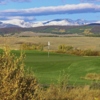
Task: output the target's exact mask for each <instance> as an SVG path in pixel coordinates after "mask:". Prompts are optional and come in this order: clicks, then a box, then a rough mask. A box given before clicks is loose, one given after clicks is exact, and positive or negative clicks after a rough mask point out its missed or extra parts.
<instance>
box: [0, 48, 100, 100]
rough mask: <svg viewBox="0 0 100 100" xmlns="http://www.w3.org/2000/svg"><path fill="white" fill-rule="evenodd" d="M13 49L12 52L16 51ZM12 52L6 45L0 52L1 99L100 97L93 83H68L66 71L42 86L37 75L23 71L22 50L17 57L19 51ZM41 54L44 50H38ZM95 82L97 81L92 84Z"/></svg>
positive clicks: (39, 99)
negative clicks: (84, 84)
mask: <svg viewBox="0 0 100 100" xmlns="http://www.w3.org/2000/svg"><path fill="white" fill-rule="evenodd" d="M12 52H13V53H14V52H15V51H12ZM12 52H11V51H10V50H9V48H8V47H5V48H4V50H3V51H1V55H0V99H1V100H84V99H85V100H99V99H100V89H98V88H95V87H93V86H94V85H91V86H87V85H86V86H81V87H80V86H69V84H68V80H69V78H68V76H66V74H65V73H64V74H62V75H61V76H60V77H59V80H58V81H57V82H58V83H57V84H50V85H49V86H48V87H44V86H43V85H41V84H40V85H39V83H38V82H37V80H36V78H35V77H34V76H33V75H31V74H30V75H29V74H28V73H27V74H26V73H25V69H24V66H25V65H24V63H23V59H24V55H23V53H21V54H20V56H19V57H18V54H17V53H18V52H16V54H17V56H16V55H15V54H13V53H12ZM27 53H31V52H27ZM38 53H39V51H38ZM35 54H36V52H35ZM40 54H42V55H44V54H45V53H41V52H40ZM54 55H55V54H54ZM60 56H61V55H60ZM63 56H64V55H63ZM35 57H36V56H35ZM57 57H58V56H57ZM69 57H70V56H69ZM42 59H43V58H42ZM29 60H30V59H29ZM34 60H35V59H34ZM49 60H50V59H49ZM42 61H43V60H42ZM36 67H38V66H36ZM62 67H63V66H62ZM49 70H50V69H49ZM49 74H50V73H49ZM41 75H42V74H41ZM96 75H97V74H96ZM50 76H51V74H50ZM87 76H88V75H87ZM95 86H97V85H96V84H95ZM92 87H93V88H92ZM94 88H95V89H94Z"/></svg>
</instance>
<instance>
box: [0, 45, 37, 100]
mask: <svg viewBox="0 0 100 100" xmlns="http://www.w3.org/2000/svg"><path fill="white" fill-rule="evenodd" d="M23 57H24V56H23V55H22V54H21V55H20V57H19V58H18V57H17V56H15V55H14V54H11V53H10V50H9V49H8V47H6V48H5V49H4V52H3V53H2V54H1V55H0V100H29V99H30V100H32V98H34V96H35V91H36V89H37V88H38V84H37V80H36V78H35V77H33V76H28V75H25V70H24V63H23Z"/></svg>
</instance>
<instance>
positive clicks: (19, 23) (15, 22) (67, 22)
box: [0, 19, 100, 28]
mask: <svg viewBox="0 0 100 100" xmlns="http://www.w3.org/2000/svg"><path fill="white" fill-rule="evenodd" d="M93 23H95V24H100V21H88V20H83V19H77V20H72V19H54V20H49V21H38V22H25V21H24V20H20V19H12V20H6V21H0V28H7V27H21V28H32V27H40V26H53V25H55V26H56V25H58V26H80V25H88V24H93Z"/></svg>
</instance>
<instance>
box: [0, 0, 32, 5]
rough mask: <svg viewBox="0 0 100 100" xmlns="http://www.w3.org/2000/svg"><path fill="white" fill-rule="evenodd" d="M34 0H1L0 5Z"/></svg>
mask: <svg viewBox="0 0 100 100" xmlns="http://www.w3.org/2000/svg"><path fill="white" fill-rule="evenodd" d="M31 1H32V0H0V5H4V4H7V3H8V2H31Z"/></svg>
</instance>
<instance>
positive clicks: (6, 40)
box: [0, 36, 100, 50]
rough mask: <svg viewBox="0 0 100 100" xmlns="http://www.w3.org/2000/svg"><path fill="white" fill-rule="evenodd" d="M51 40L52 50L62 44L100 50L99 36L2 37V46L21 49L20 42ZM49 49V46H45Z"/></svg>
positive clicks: (44, 42) (0, 44) (0, 39)
mask: <svg viewBox="0 0 100 100" xmlns="http://www.w3.org/2000/svg"><path fill="white" fill-rule="evenodd" d="M48 41H50V43H51V45H50V50H57V49H58V46H59V45H61V44H64V45H68V46H73V47H75V48H79V49H82V50H84V49H85V50H87V49H91V50H100V38H99V37H37V36H36V37H0V47H2V46H3V45H4V44H7V45H10V46H11V48H13V49H19V45H20V43H27V42H28V43H33V44H39V43H41V44H44V45H47V43H48ZM45 49H47V47H45Z"/></svg>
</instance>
